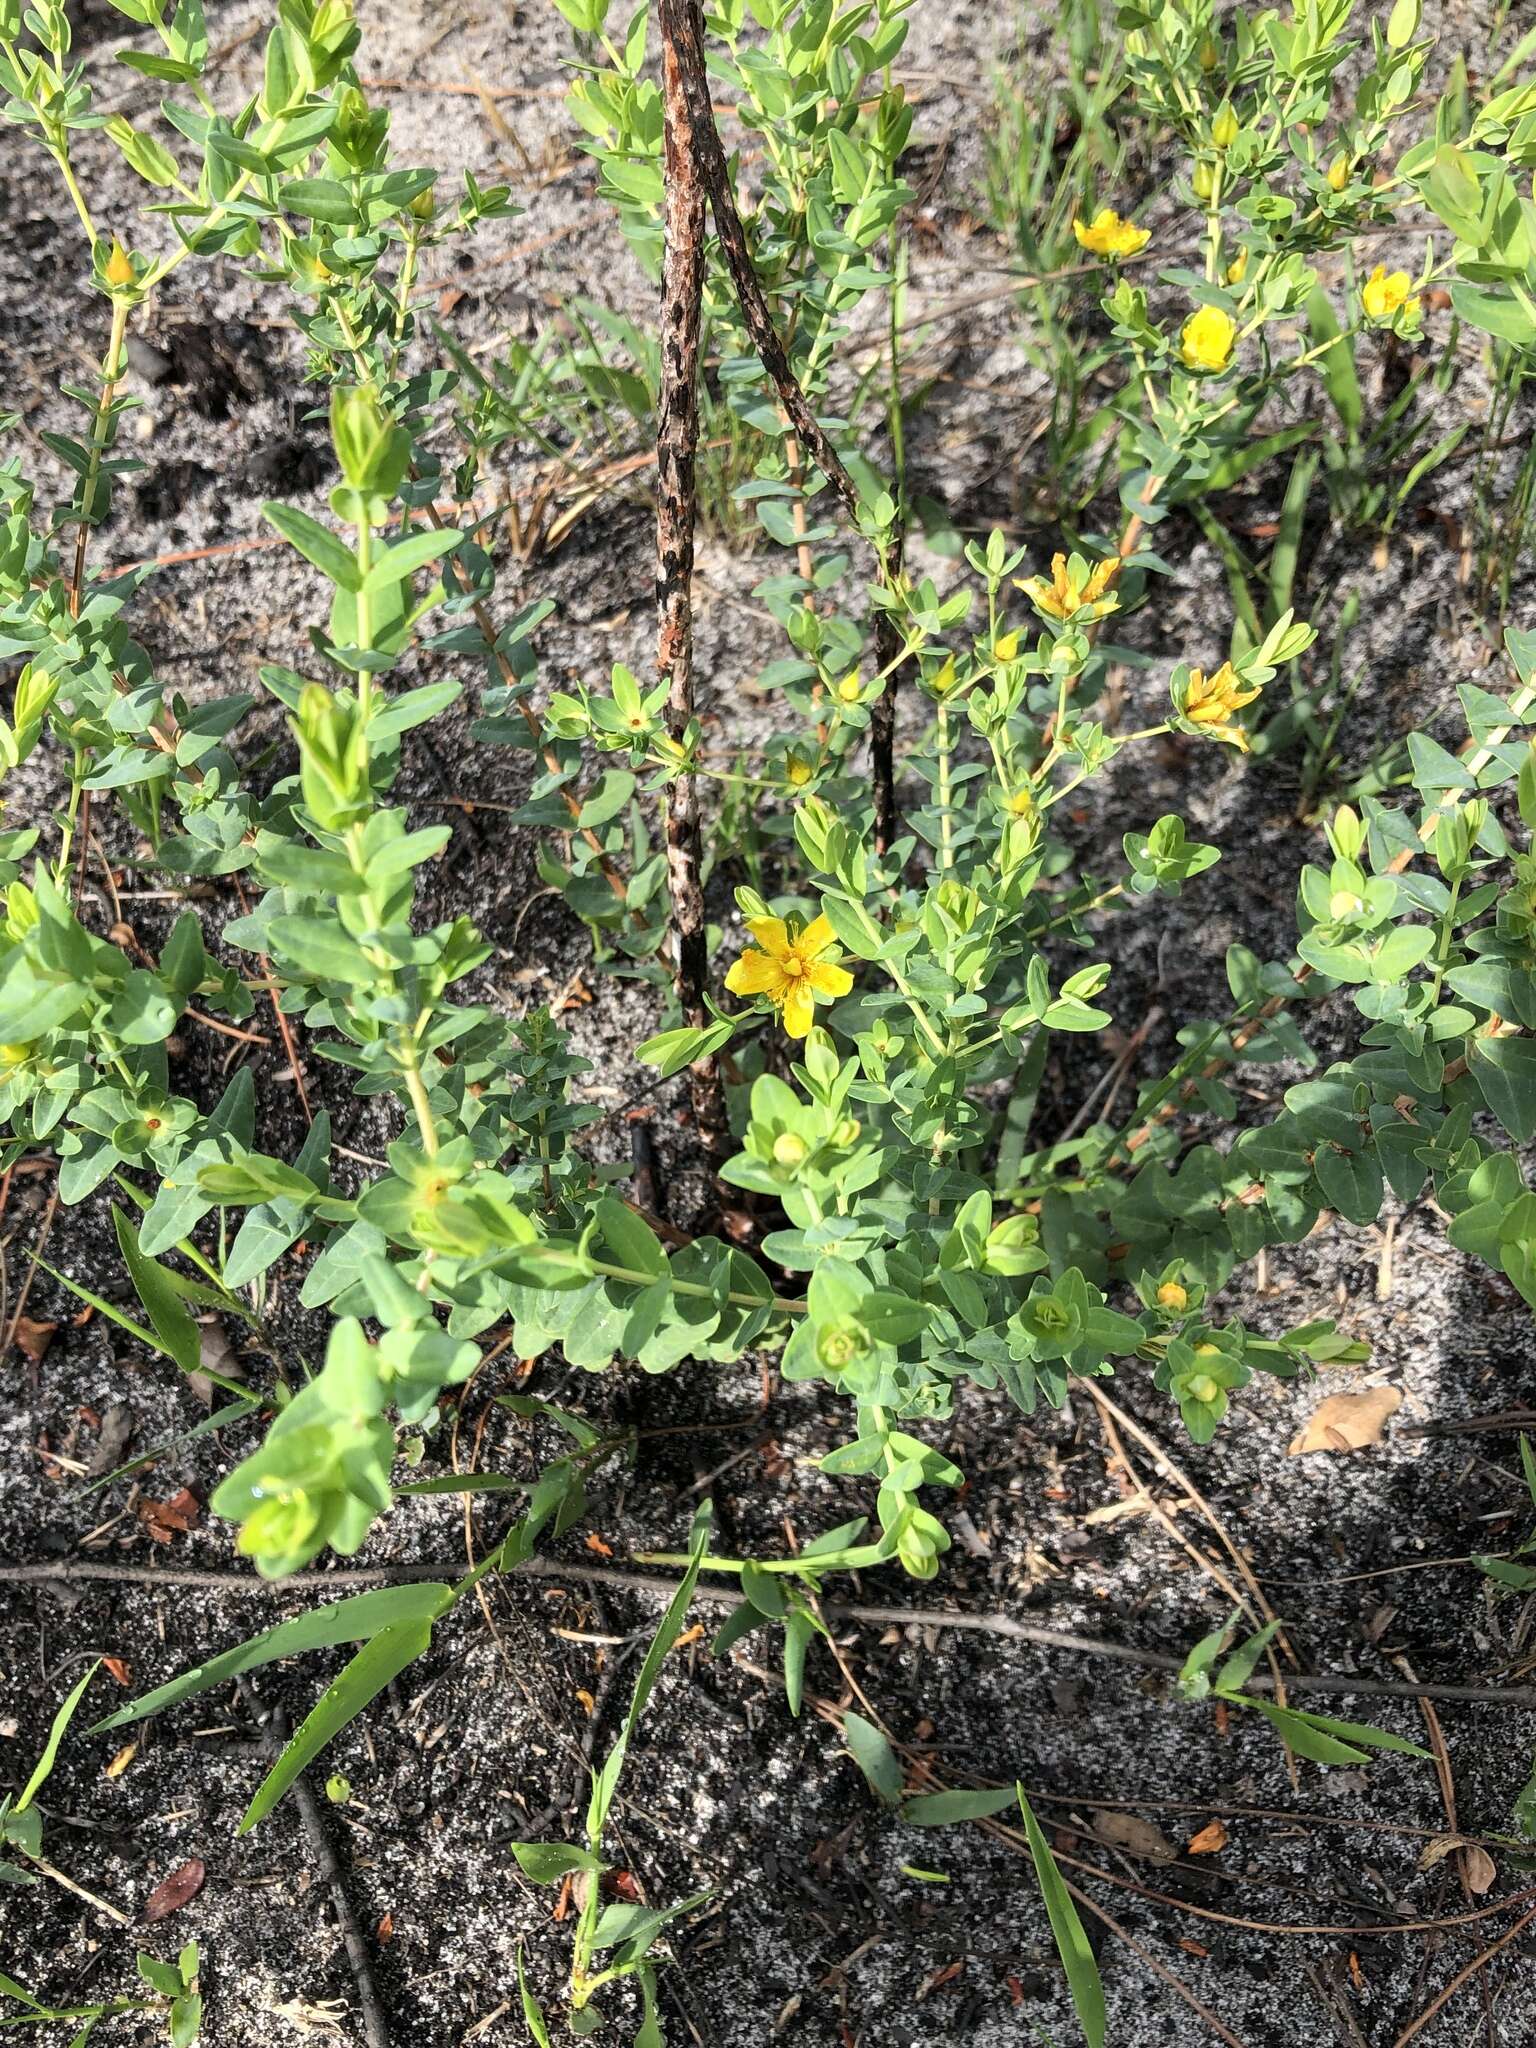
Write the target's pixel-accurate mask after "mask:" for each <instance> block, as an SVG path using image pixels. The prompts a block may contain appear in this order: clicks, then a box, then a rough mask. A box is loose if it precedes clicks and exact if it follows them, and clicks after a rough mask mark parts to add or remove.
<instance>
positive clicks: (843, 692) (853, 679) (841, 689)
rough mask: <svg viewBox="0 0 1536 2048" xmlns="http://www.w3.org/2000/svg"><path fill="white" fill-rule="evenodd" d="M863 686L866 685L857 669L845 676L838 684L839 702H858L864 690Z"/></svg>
mask: <svg viewBox="0 0 1536 2048" xmlns="http://www.w3.org/2000/svg"><path fill="white" fill-rule="evenodd" d="M863 688H864V685H863V684H862V683H861V682H860V681H859V677H858V671H857V670H855V671H854V672H853V673H852V674H851V675H846V676H844V677H843V680H842V681H841V682H840V683H839V684H838V686H837V701H838V703H839V704H857V703H858V701H859V697H860V695H861V693H862V691H863Z"/></svg>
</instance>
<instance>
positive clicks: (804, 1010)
mask: <svg viewBox="0 0 1536 2048" xmlns="http://www.w3.org/2000/svg"><path fill="white" fill-rule="evenodd" d="M815 1018H816V998H815V996H814V995H813V994H812V993H811V984H810V982H809V980H808V979H807V978H806V977H805V976H804V975H802V976H800V978H799V979H798V980H796V981H792V982H791V983H790V985H789V993H788V994H787V995H786V996H785V998H784V1029H785V1031H786V1032H787V1033H788V1034H789V1036H790V1037H791V1038H804V1036H805V1034H806V1033H807V1032H808V1031H809V1030H810V1028H811V1025H812V1024H813V1023H814V1021H815Z"/></svg>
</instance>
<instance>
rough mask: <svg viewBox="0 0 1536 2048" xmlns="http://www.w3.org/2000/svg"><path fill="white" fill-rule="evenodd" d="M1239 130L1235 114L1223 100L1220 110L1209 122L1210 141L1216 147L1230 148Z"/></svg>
mask: <svg viewBox="0 0 1536 2048" xmlns="http://www.w3.org/2000/svg"><path fill="white" fill-rule="evenodd" d="M1241 132H1242V131H1241V129H1240V128H1239V126H1238V120H1237V116H1236V114H1234V113H1233V111H1232V109H1231V107H1230V106H1229V105H1228V104H1227V103H1226V102H1225V101H1223V102H1222V105H1221V110H1220V112H1219V113H1218V114H1217V116H1216V118H1215V120H1214V121H1213V122H1212V123H1211V141H1212V142H1213V143H1214V144H1215V145H1216V147H1217V148H1218V149H1230V148H1231V147H1232V145H1233V143H1234V142H1236V140H1237V138H1238V136H1239V134H1240V133H1241Z"/></svg>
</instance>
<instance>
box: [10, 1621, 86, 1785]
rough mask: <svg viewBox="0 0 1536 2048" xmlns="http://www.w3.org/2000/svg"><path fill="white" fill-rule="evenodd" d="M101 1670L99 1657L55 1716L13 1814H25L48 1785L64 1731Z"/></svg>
mask: <svg viewBox="0 0 1536 2048" xmlns="http://www.w3.org/2000/svg"><path fill="white" fill-rule="evenodd" d="M100 1668H101V1659H100V1658H99V1657H98V1658H97V1659H96V1661H95V1663H94V1664H92V1665H91V1667H90V1669H89V1670H88V1671H87V1672H86V1674H85V1676H84V1677H83V1678H82V1679H79V1680H78V1681H77V1682H76V1684H75V1686H74V1687H73V1689H72V1690H71V1691H70V1693H69V1694H68V1695H67V1697H66V1698H65V1701H64V1704H63V1706H61V1707H60V1708H59V1711H58V1712H57V1713H56V1714H55V1715H54V1717H53V1726H52V1727H51V1728H50V1729H49V1730H48V1740H47V1741H46V1742H45V1743H44V1744H43V1753H42V1755H41V1756H40V1757H39V1758H38V1760H37V1763H36V1764H35V1765H34V1767H33V1771H32V1775H31V1777H30V1778H28V1780H27V1782H26V1786H25V1788H24V1789H23V1791H22V1794H21V1796H20V1798H19V1799H18V1800H17V1801H16V1804H15V1805H14V1806H13V1807H12V1809H11V1811H12V1812H13V1813H25V1812H26V1810H27V1808H28V1807H29V1806H30V1805H31V1804H32V1801H33V1800H34V1799H35V1798H36V1796H37V1794H38V1793H39V1792H40V1791H41V1790H42V1789H43V1786H44V1785H45V1784H46V1783H47V1780H48V1774H49V1772H50V1771H51V1770H52V1769H53V1767H54V1765H55V1764H56V1763H57V1762H58V1757H59V1744H60V1743H61V1742H62V1741H63V1740H64V1731H65V1729H66V1728H67V1727H68V1726H69V1724H70V1722H71V1720H73V1718H74V1712H75V1709H76V1707H78V1706H79V1704H80V1702H81V1699H82V1698H83V1697H84V1695H85V1688H86V1687H87V1686H88V1685H89V1684H90V1682H91V1680H92V1679H93V1678H94V1677H95V1676H96V1673H97V1672H98V1670H99V1669H100Z"/></svg>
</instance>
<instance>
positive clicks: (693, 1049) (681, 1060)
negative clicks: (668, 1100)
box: [635, 1017, 736, 1081]
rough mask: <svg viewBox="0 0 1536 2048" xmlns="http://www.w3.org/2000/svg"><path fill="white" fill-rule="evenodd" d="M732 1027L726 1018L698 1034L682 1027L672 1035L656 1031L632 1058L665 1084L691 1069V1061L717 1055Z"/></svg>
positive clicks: (728, 1038)
mask: <svg viewBox="0 0 1536 2048" xmlns="http://www.w3.org/2000/svg"><path fill="white" fill-rule="evenodd" d="M735 1028H736V1026H735V1024H734V1023H733V1021H732V1020H731V1019H730V1018H729V1017H722V1018H721V1019H720V1021H719V1022H718V1023H717V1024H709V1025H706V1026H705V1027H704V1029H703V1030H702V1031H699V1030H694V1029H692V1028H690V1027H689V1026H686V1025H685V1026H682V1027H681V1028H680V1029H678V1030H676V1031H658V1032H657V1033H656V1035H655V1037H654V1038H648V1039H646V1041H645V1042H644V1044H643V1045H640V1046H637V1047H636V1049H635V1058H636V1059H637V1060H639V1061H640V1063H641V1064H642V1066H647V1067H659V1068H660V1069H661V1078H662V1079H663V1080H664V1081H665V1080H669V1079H670V1078H671V1077H672V1075H673V1074H680V1073H681V1072H682V1070H683V1068H684V1067H691V1066H692V1065H693V1063H694V1061H695V1060H703V1059H708V1058H709V1056H710V1054H711V1053H714V1052H718V1051H719V1050H720V1048H721V1046H722V1045H727V1044H729V1043H730V1038H731V1034H732V1032H733V1031H734V1030H735Z"/></svg>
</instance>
